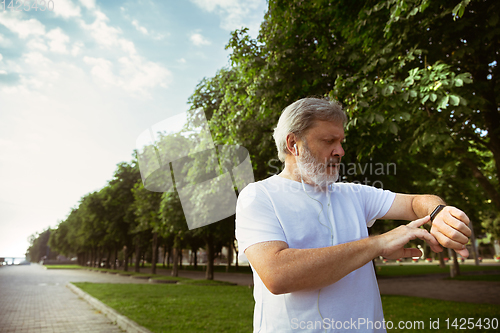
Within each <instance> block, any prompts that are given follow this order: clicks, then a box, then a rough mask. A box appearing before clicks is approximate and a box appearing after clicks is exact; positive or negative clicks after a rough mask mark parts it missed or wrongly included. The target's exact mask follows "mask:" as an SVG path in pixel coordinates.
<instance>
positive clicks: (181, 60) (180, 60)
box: [177, 58, 186, 64]
mask: <svg viewBox="0 0 500 333" xmlns="http://www.w3.org/2000/svg"><path fill="white" fill-rule="evenodd" d="M177 61H178V62H180V63H181V64H185V63H186V59H184V58H180V59H179V60H177Z"/></svg>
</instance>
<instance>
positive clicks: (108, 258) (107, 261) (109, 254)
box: [106, 250, 111, 269]
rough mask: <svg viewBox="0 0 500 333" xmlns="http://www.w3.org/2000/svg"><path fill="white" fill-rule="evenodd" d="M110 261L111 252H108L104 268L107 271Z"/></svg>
mask: <svg viewBox="0 0 500 333" xmlns="http://www.w3.org/2000/svg"><path fill="white" fill-rule="evenodd" d="M110 261H111V250H108V256H107V257H106V268H107V269H109V268H110V267H111V266H110V263H109V262H110Z"/></svg>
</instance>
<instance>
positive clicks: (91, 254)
mask: <svg viewBox="0 0 500 333" xmlns="http://www.w3.org/2000/svg"><path fill="white" fill-rule="evenodd" d="M94 263H95V249H94V248H91V249H90V265H89V266H90V267H94Z"/></svg>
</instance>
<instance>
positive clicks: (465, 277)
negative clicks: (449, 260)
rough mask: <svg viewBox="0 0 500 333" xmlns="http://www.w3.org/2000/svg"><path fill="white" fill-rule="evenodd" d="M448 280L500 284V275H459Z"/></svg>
mask: <svg viewBox="0 0 500 333" xmlns="http://www.w3.org/2000/svg"><path fill="white" fill-rule="evenodd" d="M448 280H460V281H490V282H500V274H484V275H459V276H457V277H455V278H453V279H452V278H448Z"/></svg>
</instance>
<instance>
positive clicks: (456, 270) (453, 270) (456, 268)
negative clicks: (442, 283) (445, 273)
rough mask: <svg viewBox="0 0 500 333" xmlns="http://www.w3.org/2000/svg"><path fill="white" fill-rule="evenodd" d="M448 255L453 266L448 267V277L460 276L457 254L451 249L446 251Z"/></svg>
mask: <svg viewBox="0 0 500 333" xmlns="http://www.w3.org/2000/svg"><path fill="white" fill-rule="evenodd" d="M448 254H449V256H450V257H453V264H452V265H450V277H451V278H454V277H457V276H459V275H460V266H459V265H458V258H457V253H456V252H455V251H453V250H452V249H448Z"/></svg>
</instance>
